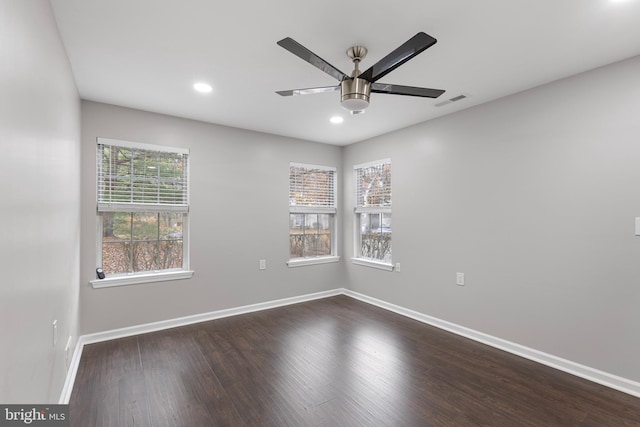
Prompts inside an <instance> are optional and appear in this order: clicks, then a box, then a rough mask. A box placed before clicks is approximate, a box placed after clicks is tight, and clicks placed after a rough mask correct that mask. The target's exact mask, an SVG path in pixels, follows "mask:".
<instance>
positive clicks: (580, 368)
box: [58, 288, 640, 404]
mask: <svg viewBox="0 0 640 427" xmlns="http://www.w3.org/2000/svg"><path fill="white" fill-rule="evenodd" d="M336 295H346V296H349V297H351V298H355V299H357V300H360V301H363V302H366V303H368V304H371V305H375V306H377V307H380V308H383V309H385V310H389V311H392V312H394V313H397V314H400V315H402V316H405V317H408V318H411V319H414V320H417V321H419V322H422V323H426V324H428V325H431V326H435V327H437V328H439V329H443V330H445V331H449V332H452V333H454V334H456V335H460V336H463V337H465V338H469V339H472V340H474V341H477V342H480V343H483V344H486V345H489V346H491V347H495V348H498V349H500V350H504V351H506V352H508V353H512V354H515V355H517V356H521V357H524V358H525V359H529V360H533V361H534V362H538V363H541V364H543V365H547V366H550V367H552V368H555V369H558V370H561V371H564V372H567V373H569V374H572V375H575V376H577V377H580V378H584V379H586V380H589V381H593V382H595V383H598V384H601V385H604V386H606V387H609V388H612V389H615V390H618V391H621V392H623V393H627V394H630V395H632V396H635V397H640V383H639V382H636V381H632V380H629V379H627V378H622V377H619V376H617V375H613V374H610V373H608V372H604V371H600V370H598V369H594V368H591V367H589V366H584V365H581V364H579V363H576V362H572V361H570V360H566V359H562V358H560V357H557V356H554V355H551V354H548V353H544V352H541V351H538V350H535V349H532V348H529V347H525V346H523V345H520V344H516V343H512V342H510V341H506V340H503V339H501V338H497V337H494V336H491V335H487V334H485V333H482V332H479V331H475V330H473V329H469V328H466V327H464V326H460V325H456V324H455V323H451V322H447V321H445V320H442V319H438V318H436V317H432V316H429V315H426V314H423V313H419V312H417V311H413V310H410V309H408V308H404V307H401V306H399V305H395V304H391V303H388V302H386V301H383V300H379V299H377V298H373V297H370V296H367V295H364V294H361V293H358V292H354V291H351V290H349V289H344V288H338V289H333V290H330V291H324V292H317V293H313V294H307V295H301V296H297V297H291V298H284V299H279V300H275V301H267V302H263V303H258V304H251V305H245V306H242V307H236V308H230V309H225V310H218V311H212V312H209V313H202V314H196V315H192V316H185V317H180V318H176V319H169V320H163V321H159V322H153V323H147V324H143V325H136V326H131V327H127V328H121V329H114V330H111V331H104V332H98V333H94V334H88V335H82V336H80V337H79V338H78V341H77V343H76V348H75V351H74V353H73V358H72V359H71V364H70V366H69V371H68V372H67V378H66V381H65V384H64V387H63V389H62V393H61V395H60V400H59V402H58V403H61V404H67V403H69V399H70V398H71V391H72V390H73V384H74V382H75V378H76V374H77V372H78V366H79V364H80V358H81V356H82V349H83V348H84V346H85V345H86V344H92V343H97V342H101V341H108V340H112V339H117V338H124V337H130V336H134V335H140V334H145V333H148V332H155V331H160V330H164V329H170V328H175V327H179V326H185V325H190V324H193V323H199V322H206V321H209V320H215V319H220V318H223V317H229V316H236V315H238V314H245V313H251V312H254V311H261V310H267V309H270V308H276V307H283V306H286V305H290V304H297V303H300V302H305V301H312V300H316V299H321V298H328V297H332V296H336Z"/></svg>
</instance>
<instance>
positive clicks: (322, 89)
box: [276, 85, 340, 96]
mask: <svg viewBox="0 0 640 427" xmlns="http://www.w3.org/2000/svg"><path fill="white" fill-rule="evenodd" d="M338 90H340V85H338V86H325V87H310V88H308V89H292V90H279V91H277V92H276V93H277V94H278V95H280V96H293V95H313V94H314V93H324V92H337V91H338Z"/></svg>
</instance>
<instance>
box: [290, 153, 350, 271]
mask: <svg viewBox="0 0 640 427" xmlns="http://www.w3.org/2000/svg"><path fill="white" fill-rule="evenodd" d="M292 167H301V168H307V169H319V170H326V171H332V172H333V206H296V205H292V203H291V201H289V215H291V214H330V215H331V223H330V226H329V228H330V233H331V255H320V256H314V257H301V258H290V259H289V261H287V266H288V267H302V266H308V265H317V264H326V263H331V262H338V261H340V256H339V255H338V219H337V214H338V198H337V196H338V193H337V191H338V171H337V168H335V167H333V166H321V165H312V164H307V163H296V162H290V163H289V170H291V168H292ZM289 193H291V187H290V186H289ZM289 244H290V243H289ZM289 254H291V248H289Z"/></svg>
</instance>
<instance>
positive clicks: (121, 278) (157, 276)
mask: <svg viewBox="0 0 640 427" xmlns="http://www.w3.org/2000/svg"><path fill="white" fill-rule="evenodd" d="M99 145H113V146H119V147H125V148H137V149H142V150H149V151H163V152H170V153H180V154H186V155H189V149H188V148H183V147H168V146H161V145H154V144H146V143H140V142H132V141H124V140H116V139H109V138H97V139H96V161H97V159H98V155H97V154H98V152H97V150H98V149H99ZM189 165H190V162H187V180H189ZM98 173H99V169H98V165H97V163H96V175H97V174H98ZM97 182H99V181H98V180H97ZM188 191H189V186H188V183H187V192H188ZM96 197H97V196H96ZM187 200H188V195H187ZM96 205H97V206H98V208H97V209H96V265H97V266H99V267H101V266H102V237H103V231H104V230H103V227H104V220H103V213H104V212H176V210H177V209H176V208H175V207H174V206H172V205H167V206H164V205H153V206H152V208H151V209H152V210H147V208H145V206H144V205H140V204H130V205H128V204H126V203H104V202H103V203H98V200H96ZM150 206H151V205H150ZM179 210H180V211H183V212H182V217H183V222H182V267H181V268H172V269H166V270H154V271H143V272H133V273H122V274H114V275H110V276H108V277H105V278H104V279H98V278H96V279H93V280H90V281H89V283H90V284H91V286H92V287H93V288H105V287H112V286H126V285H134V284H140V283H151V282H163V281H167V280H180V279H189V278H191V277H192V276H193V273H194V272H193V271H192V270H191V269H190V268H189V208H188V202H187V208H186V211H184V208H180V209H179Z"/></svg>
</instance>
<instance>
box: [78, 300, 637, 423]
mask: <svg viewBox="0 0 640 427" xmlns="http://www.w3.org/2000/svg"><path fill="white" fill-rule="evenodd" d="M70 419H71V425H72V426H76V427H90V426H114V427H124V426H188V427H200V426H203V427H204V426H349V427H351V426H509V427H513V426H536V427H537V426H594V427H595V426H597V427H610V426H640V399H638V398H634V397H632V396H629V395H627V394H624V393H620V392H617V391H615V390H611V389H609V388H606V387H602V386H599V385H597V384H594V383H591V382H589V381H586V380H583V379H580V378H577V377H574V376H572V375H569V374H566V373H563V372H560V371H557V370H555V369H552V368H548V367H546V366H543V365H540V364H537V363H534V362H531V361H529V360H526V359H522V358H520V357H517V356H514V355H511V354H508V353H505V352H502V351H500V350H497V349H494V348H491V347H488V346H485V345H482V344H479V343H477V342H474V341H471V340H468V339H465V338H462V337H459V336H456V335H454V334H450V333H448V332H444V331H441V330H439V329H436V328H433V327H431V326H428V325H425V324H422V323H419V322H417V321H414V320H411V319H407V318H405V317H402V316H400V315H397V314H394V313H391V312H389V311H386V310H383V309H380V308H378V307H375V306H371V305H369V304H365V303H363V302H360V301H357V300H354V299H352V298H349V297H346V296H336V297H332V298H326V299H322V300H317V301H311V302H306V303H301V304H295V305H291V306H286V307H281V308H276V309H272V310H266V311H261V312H256V313H251V314H244V315H239V316H234V317H228V318H224V319H218V320H214V321H209V322H203V323H199V324H195V325H190V326H185V327H180V328H174V329H170V330H166V331H161V332H155V333H150V334H145V335H139V336H135V337H130V338H123V339H118V340H113V341H109V342H103V343H97V344H91V345H87V346H85V347H84V352H83V355H82V360H81V362H80V366H79V369H78V374H77V377H76V382H75V386H74V389H73V393H72V396H71V402H70Z"/></svg>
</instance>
